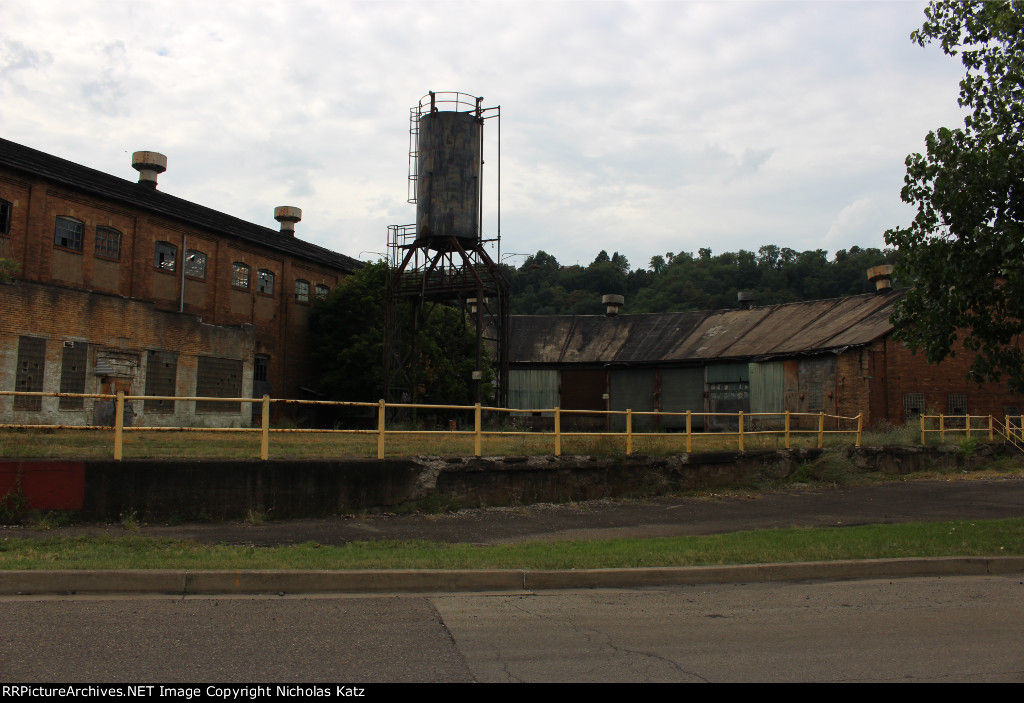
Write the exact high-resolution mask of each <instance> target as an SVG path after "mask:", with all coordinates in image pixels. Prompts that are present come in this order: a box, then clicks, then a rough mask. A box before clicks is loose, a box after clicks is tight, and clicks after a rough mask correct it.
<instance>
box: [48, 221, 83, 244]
mask: <svg viewBox="0 0 1024 703" xmlns="http://www.w3.org/2000/svg"><path fill="white" fill-rule="evenodd" d="M84 232H85V223H84V222H80V221H79V220H76V219H74V218H71V217H58V218H57V224H56V225H55V226H54V228H53V244H54V246H58V247H64V248H65V249H74V250H75V251H82V234H83V233H84Z"/></svg>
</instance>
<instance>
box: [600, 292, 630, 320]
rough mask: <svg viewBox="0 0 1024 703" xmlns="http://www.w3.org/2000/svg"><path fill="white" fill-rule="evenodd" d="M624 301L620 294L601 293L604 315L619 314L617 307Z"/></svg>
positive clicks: (613, 315)
mask: <svg viewBox="0 0 1024 703" xmlns="http://www.w3.org/2000/svg"><path fill="white" fill-rule="evenodd" d="M625 302H626V299H625V298H623V297H622V296H621V295H602V296H601V305H604V314H605V317H615V316H616V315H618V314H619V308H620V307H622V304H623V303H625Z"/></svg>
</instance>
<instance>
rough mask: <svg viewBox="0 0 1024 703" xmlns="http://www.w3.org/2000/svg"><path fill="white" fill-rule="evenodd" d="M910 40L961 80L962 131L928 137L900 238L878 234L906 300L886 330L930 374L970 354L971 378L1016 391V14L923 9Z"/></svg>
mask: <svg viewBox="0 0 1024 703" xmlns="http://www.w3.org/2000/svg"><path fill="white" fill-rule="evenodd" d="M925 15H926V20H925V22H924V24H923V25H922V27H921V29H919V30H917V31H915V32H914V33H913V34H912V35H911V38H912V40H913V41H915V42H916V43H917V44H919V45H921V46H925V45H926V44H931V43H933V42H937V43H939V44H940V45H941V46H942V50H943V51H944V52H945V53H946V54H948V55H950V56H959V57H960V59H961V61H962V62H963V65H964V68H965V69H966V75H965V77H964V79H963V80H962V81H961V82H960V99H959V103H960V105H961V106H963V107H966V108H968V109H969V110H970V114H969V115H968V116H967V117H966V118H965V120H964V127H963V128H962V129H949V128H946V127H942V128H940V129H938V130H936V131H934V132H931V133H929V134H928V136H927V138H926V139H925V148H926V153H925V154H911V155H910V156H908V157H907V161H906V164H907V175H906V178H905V179H904V182H905V186H904V188H903V191H902V197H903V200H904V201H905V202H907V203H909V204H912V205H915V206H916V207H917V215H916V217H915V218H914V220H913V222H912V223H911V224H910V226H909V227H906V228H897V229H893V230H890V231H888V232H886V242H887V243H889V244H891V245H895V246H897V247H899V252H900V257H899V263H898V267H897V273H898V274H899V275H900V276H901V277H903V279H904V280H905V281H906V282H907V283H912V284H913V286H914V288H913V289H912V290H911V291H910V292H909V294H908V296H907V298H906V300H905V301H903V302H902V303H900V304H899V305H898V306H897V309H896V312H895V314H894V316H893V323H894V325H895V326H896V328H897V333H898V335H899V336H900V337H902V338H903V339H904V340H905V341H906V343H907V344H908V345H909V346H910V347H911V348H913V349H916V350H923V351H924V353H925V355H926V356H927V358H928V360H929V361H933V362H938V361H941V360H942V359H944V358H946V357H947V356H951V355H953V354H954V353H955V351H956V346H955V345H956V343H957V342H958V341H960V338H961V337H962V342H963V345H964V347H965V348H967V349H968V350H971V351H976V352H978V354H977V357H976V359H975V361H974V363H973V364H972V366H971V370H970V376H971V378H973V379H974V380H976V381H999V380H1001V379H1002V376H1003V375H1004V374H1005V375H1006V377H1007V380H1008V385H1009V387H1010V389H1011V390H1013V391H1017V392H1020V391H1024V353H1022V350H1021V348H1020V346H1019V345H1018V344H1017V339H1018V337H1019V335H1020V334H1021V332H1024V228H1022V221H1024V125H1022V119H1024V3H1021V2H980V1H978V0H974V1H972V2H932V3H931V4H930V5H929V6H928V8H927V9H926V10H925Z"/></svg>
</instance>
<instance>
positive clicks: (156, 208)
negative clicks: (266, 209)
mask: <svg viewBox="0 0 1024 703" xmlns="http://www.w3.org/2000/svg"><path fill="white" fill-rule="evenodd" d="M0 164H2V165H4V166H8V167H10V168H12V169H16V170H18V171H23V172H25V173H29V174H32V175H34V176H39V177H41V178H45V179H46V180H48V181H51V182H53V183H59V184H62V185H65V186H69V187H71V188H75V189H77V190H81V191H85V192H87V193H92V194H95V195H98V196H101V197H103V198H107V199H110V200H117V201H120V202H123V203H128V204H130V205H134V206H136V207H140V208H144V209H146V210H149V211H151V212H155V213H159V214H161V215H165V216H167V217H172V218H174V219H177V220H181V221H184V222H188V223H190V224H194V225H198V226H200V227H205V228H207V229H210V230H213V231H214V232H217V233H219V234H226V235H230V236H233V237H237V238H238V239H241V240H244V241H247V242H252V243H255V244H259V245H261V246H264V247H267V248H269V249H275V250H277V251H281V252H284V253H287V254H290V255H292V256H295V257H298V258H302V259H306V260H307V261H313V262H316V263H319V264H323V265H325V266H329V267H331V268H334V269H337V270H339V271H343V272H345V273H352V272H354V271H357V270H358V269H360V268H362V267H363V263H362V262H361V261H359V260H358V259H353V258H352V257H350V256H345V255H344V254H339V253H337V252H334V251H331V250H330V249H325V248H324V247H321V246H317V245H316V244H311V243H309V242H304V241H302V240H301V239H295V238H294V237H290V236H287V235H282V234H281V233H280V232H279V231H278V230H276V229H271V228H270V227H263V226H262V225H257V224H253V223H252V222H246V221H245V220H240V219H238V218H237V217H232V216H231V215H226V214H224V213H223V212H218V211H216V210H211V209H210V208H208V207H203V206H202V205H197V204H196V203H192V202H189V201H188V200H182V199H181V198H176V197H174V196H173V195H168V194H167V193H164V192H162V191H160V190H157V189H154V188H148V187H146V186H142V185H139V184H138V183H136V182H134V181H129V180H125V179H123V178H118V177H117V176H111V175H110V174H108V173H103V172H102V171H97V170H95V169H91V168H88V167H87V166H82V165H80V164H76V163H73V162H71V161H67V160H66V159H61V158H58V157H56V156H51V155H50V154H46V153H43V152H41V151H36V150H35V149H31V148H29V147H27V146H22V145H21V144H16V143H14V142H11V141H8V140H6V139H0Z"/></svg>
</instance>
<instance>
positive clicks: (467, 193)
mask: <svg viewBox="0 0 1024 703" xmlns="http://www.w3.org/2000/svg"><path fill="white" fill-rule="evenodd" d="M418 152H419V153H418V156H417V158H418V160H419V163H418V167H417V170H418V181H417V187H416V230H417V235H418V237H419V238H420V239H424V238H425V239H427V241H428V245H429V243H430V241H431V240H436V243H437V247H435V248H439V249H447V248H450V246H449V245H448V244H446V243H445V242H447V241H450V240H449V239H448V238H449V237H453V236H454V237H457V238H459V239H460V240H468V241H469V242H473V241H476V240H477V239H478V238H479V236H480V223H479V217H480V165H481V160H482V154H483V120H482V119H481V118H480V117H478V116H477V115H476V114H475V113H474V112H443V111H431V112H427V113H425V114H423V115H421V116H420V118H419V145H418Z"/></svg>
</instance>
